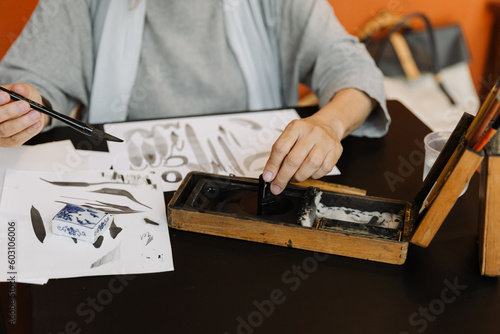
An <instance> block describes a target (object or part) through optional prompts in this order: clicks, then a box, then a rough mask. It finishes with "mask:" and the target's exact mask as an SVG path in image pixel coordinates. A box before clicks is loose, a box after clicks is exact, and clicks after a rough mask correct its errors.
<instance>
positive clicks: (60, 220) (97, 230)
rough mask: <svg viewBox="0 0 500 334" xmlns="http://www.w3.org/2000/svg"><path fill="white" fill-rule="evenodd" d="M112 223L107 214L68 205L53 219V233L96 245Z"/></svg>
mask: <svg viewBox="0 0 500 334" xmlns="http://www.w3.org/2000/svg"><path fill="white" fill-rule="evenodd" d="M110 222H111V219H110V216H109V213H107V212H104V211H100V210H95V209H91V208H85V207H81V206H78V205H74V204H66V206H65V207H64V208H63V209H62V210H61V211H59V212H58V213H57V214H56V215H55V217H54V218H53V219H52V233H54V234H57V235H63V236H67V237H71V238H76V239H79V240H83V241H86V242H90V243H94V242H95V241H96V239H97V238H98V237H99V236H100V235H102V234H103V233H104V232H105V231H106V230H107V229H108V227H109V225H110Z"/></svg>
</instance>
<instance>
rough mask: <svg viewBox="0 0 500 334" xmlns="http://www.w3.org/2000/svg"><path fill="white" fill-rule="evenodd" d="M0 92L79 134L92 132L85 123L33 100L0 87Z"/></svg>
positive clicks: (90, 133) (91, 128) (90, 127)
mask: <svg viewBox="0 0 500 334" xmlns="http://www.w3.org/2000/svg"><path fill="white" fill-rule="evenodd" d="M0 90H1V91H4V92H6V93H7V94H9V95H10V97H11V98H12V99H13V100H15V101H25V102H28V104H29V105H30V106H31V108H33V109H35V110H37V111H39V112H41V113H43V114H45V115H48V116H50V117H52V118H55V119H57V120H59V121H61V122H63V123H64V124H67V125H69V126H70V127H72V128H73V129H75V130H77V131H80V132H81V133H83V134H85V135H92V132H93V131H94V128H93V127H92V126H90V125H88V124H86V123H83V122H81V121H79V120H77V119H74V118H72V117H69V116H67V115H64V114H61V113H59V112H57V111H55V110H52V109H50V108H47V107H46V106H44V105H41V104H40V103H37V102H35V101H33V100H30V99H28V98H26V97H24V96H22V95H19V94H17V93H14V92H13V91H10V90H8V89H6V88H4V87H1V86H0Z"/></svg>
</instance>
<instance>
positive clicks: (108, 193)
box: [92, 188, 151, 209]
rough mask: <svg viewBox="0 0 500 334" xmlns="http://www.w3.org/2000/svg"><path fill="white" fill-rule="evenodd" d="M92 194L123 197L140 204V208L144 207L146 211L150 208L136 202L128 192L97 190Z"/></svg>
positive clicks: (112, 189)
mask: <svg viewBox="0 0 500 334" xmlns="http://www.w3.org/2000/svg"><path fill="white" fill-rule="evenodd" d="M92 192H93V193H99V194H106V195H114V196H124V197H127V198H128V199H130V200H131V201H133V202H135V203H137V204H140V205H142V206H145V207H146V208H148V209H151V207H150V206H147V205H146V204H142V203H141V202H139V201H138V200H136V199H135V197H134V196H133V195H132V194H131V193H129V192H128V191H126V190H123V189H115V188H102V189H99V190H93V191H92Z"/></svg>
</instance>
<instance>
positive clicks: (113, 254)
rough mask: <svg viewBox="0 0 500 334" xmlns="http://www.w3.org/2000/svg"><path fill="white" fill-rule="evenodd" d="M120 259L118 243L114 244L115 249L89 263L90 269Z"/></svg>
mask: <svg viewBox="0 0 500 334" xmlns="http://www.w3.org/2000/svg"><path fill="white" fill-rule="evenodd" d="M119 259H120V245H118V246H116V248H115V249H113V250H112V251H110V252H109V253H108V254H106V255H104V256H103V257H101V258H100V259H98V260H97V261H95V262H94V263H92V264H91V265H90V269H93V268H97V267H100V266H102V265H104V264H106V263H110V262H116V261H117V260H119Z"/></svg>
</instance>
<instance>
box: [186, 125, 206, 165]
mask: <svg viewBox="0 0 500 334" xmlns="http://www.w3.org/2000/svg"><path fill="white" fill-rule="evenodd" d="M185 128H186V137H187V140H188V142H189V145H191V149H192V150H193V153H194V155H195V157H196V160H198V164H199V165H200V167H201V169H202V171H203V172H210V171H209V170H208V169H209V167H208V166H210V163H209V162H208V159H207V157H206V155H205V152H204V151H203V148H202V147H201V144H200V142H199V141H198V138H197V137H196V134H195V133H194V130H193V127H192V126H191V125H189V124H186V126H185Z"/></svg>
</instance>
